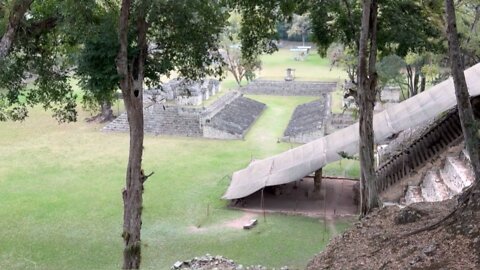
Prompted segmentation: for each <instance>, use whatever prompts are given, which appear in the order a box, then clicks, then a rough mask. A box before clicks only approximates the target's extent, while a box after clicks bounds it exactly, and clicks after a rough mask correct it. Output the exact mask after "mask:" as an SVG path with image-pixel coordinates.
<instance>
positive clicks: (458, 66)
mask: <svg viewBox="0 0 480 270" xmlns="http://www.w3.org/2000/svg"><path fill="white" fill-rule="evenodd" d="M445 11H446V17H447V36H448V47H449V55H450V65H451V69H452V70H451V72H452V77H453V83H454V85H455V95H456V98H457V106H458V114H459V117H460V123H461V126H462V131H463V136H464V139H465V146H466V148H467V152H468V153H469V155H470V159H471V163H472V167H473V171H474V173H475V183H474V189H476V190H479V191H480V185H479V181H480V180H479V179H480V155H479V146H480V143H479V138H478V137H477V131H478V125H477V123H476V121H475V118H474V114H473V110H472V105H471V103H470V95H469V93H468V88H467V83H466V81H465V74H464V69H465V68H464V64H463V63H462V61H461V60H462V58H461V54H460V44H459V41H458V34H457V26H456V17H455V6H454V3H453V0H445Z"/></svg>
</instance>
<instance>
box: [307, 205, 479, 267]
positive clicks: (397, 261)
mask: <svg viewBox="0 0 480 270" xmlns="http://www.w3.org/2000/svg"><path fill="white" fill-rule="evenodd" d="M454 205H455V202H454V201H453V200H448V201H444V202H440V203H418V204H412V205H410V206H408V207H406V208H404V209H399V208H398V207H396V206H390V207H386V208H383V209H380V210H377V211H375V212H374V213H373V214H371V215H369V216H367V217H366V218H364V219H363V220H362V221H361V222H357V223H356V224H355V226H353V228H352V229H350V230H347V231H346V232H345V233H343V234H342V235H341V236H338V237H336V238H334V239H333V240H332V241H331V242H330V244H329V245H328V246H327V248H326V249H325V251H324V252H322V253H320V254H319V255H317V256H316V257H315V258H314V259H313V260H312V261H310V262H309V264H308V267H307V269H308V270H313V269H480V261H479V256H480V233H479V232H480V229H479V224H480V211H479V209H480V208H479V203H478V201H477V202H474V203H473V204H472V205H473V206H469V208H467V210H466V211H463V212H461V214H460V215H459V216H457V218H456V219H451V220H449V221H450V222H447V223H445V224H444V225H442V226H441V227H439V228H437V229H434V230H430V231H425V232H420V233H416V234H413V235H411V236H405V235H406V234H407V233H408V232H413V231H415V230H417V229H420V228H424V227H425V226H427V225H430V224H433V223H434V222H435V221H437V220H440V219H441V218H443V217H445V216H446V215H447V214H448V213H449V212H450V211H451V210H452V209H453V207H454Z"/></svg>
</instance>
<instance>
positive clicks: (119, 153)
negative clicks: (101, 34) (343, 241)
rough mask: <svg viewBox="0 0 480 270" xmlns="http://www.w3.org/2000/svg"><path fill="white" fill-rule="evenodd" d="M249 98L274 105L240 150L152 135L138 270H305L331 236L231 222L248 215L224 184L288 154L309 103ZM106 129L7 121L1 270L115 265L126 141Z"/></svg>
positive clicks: (280, 221)
mask: <svg viewBox="0 0 480 270" xmlns="http://www.w3.org/2000/svg"><path fill="white" fill-rule="evenodd" d="M297 72H298V71H297ZM251 97H252V98H254V99H256V100H259V101H261V102H264V103H266V104H267V106H268V107H267V109H266V110H265V112H264V113H263V114H262V116H261V117H260V118H259V119H258V120H257V122H256V123H255V125H254V126H253V128H252V129H251V130H250V132H249V134H248V136H247V137H246V139H245V140H243V141H220V140H207V139H189V138H174V137H153V136H147V137H146V139H145V154H144V165H143V166H144V168H145V170H146V171H147V172H150V171H154V172H155V174H154V175H153V176H152V177H151V178H149V180H148V182H147V183H146V187H145V194H144V216H143V217H144V218H143V229H142V239H143V250H142V252H143V261H142V268H143V269H169V267H170V266H171V265H172V264H173V263H174V262H175V261H177V260H182V259H189V258H192V257H195V256H201V255H204V254H206V253H210V254H212V255H216V254H221V255H223V256H227V257H229V258H231V259H234V260H236V261H237V262H239V263H242V264H244V265H249V264H263V265H268V266H269V267H279V266H283V265H289V266H292V267H294V268H303V267H304V266H305V265H306V263H307V262H308V260H309V259H311V258H312V257H313V255H314V254H316V253H318V252H319V251H320V250H322V248H323V247H324V246H325V245H326V243H327V242H328V240H329V239H330V237H331V233H332V232H331V231H329V230H328V229H327V230H326V231H325V230H324V227H325V226H324V225H323V221H322V220H317V219H311V218H305V217H296V216H284V215H267V220H266V222H265V221H264V220H263V218H262V219H260V220H259V225H258V226H257V227H256V228H255V229H254V230H251V231H244V230H238V229H231V228H228V227H226V226H225V225H224V223H225V222H226V221H229V220H232V219H235V218H239V217H241V216H242V215H243V213H241V212H239V211H234V210H230V209H228V208H227V207H226V205H227V202H225V201H223V200H221V199H220V197H221V195H222V194H223V192H224V191H225V190H226V188H227V186H228V179H227V178H225V177H224V176H226V175H231V173H232V172H233V171H235V170H238V169H241V168H243V167H245V166H246V165H247V164H248V163H249V161H250V159H251V158H252V157H253V158H264V157H267V156H269V155H272V154H276V153H279V152H282V151H285V150H287V149H288V148H290V147H292V146H291V145H289V144H285V143H277V138H278V137H280V136H281V135H282V133H283V130H284V129H285V127H286V125H287V123H288V120H289V118H290V115H291V113H292V112H293V110H294V108H295V107H296V106H297V105H299V104H302V103H305V102H308V101H311V100H313V99H314V98H313V97H272V96H251ZM86 116H87V114H86V113H85V112H81V114H80V119H84V118H85V117H86ZM100 128H101V125H98V124H87V123H85V122H84V121H79V122H77V123H72V124H62V125H59V124H57V123H56V122H55V120H54V119H52V118H51V116H50V113H48V112H43V111H42V110H41V109H40V108H35V109H33V110H32V111H31V113H30V117H29V118H28V119H27V120H26V121H25V122H22V123H0V164H1V166H0V192H1V195H0V205H1V206H2V207H1V208H0V228H2V231H1V234H0V269H119V268H120V266H121V259H122V247H123V243H122V239H121V236H120V235H121V231H122V220H123V219H122V211H123V210H122V200H121V190H122V188H123V186H124V181H125V180H124V176H125V168H126V163H127V155H128V134H121V133H118V134H113V133H102V132H100V131H99V130H100ZM324 172H325V174H335V175H346V176H353V177H354V176H357V175H358V165H356V163H355V162H351V161H342V162H339V163H336V164H331V165H329V166H328V167H327V168H325V170H324ZM207 213H208V215H207ZM348 224H349V222H348V221H339V222H338V223H337V224H336V225H335V226H336V227H337V230H338V231H343V230H344V229H345V228H347V227H348Z"/></svg>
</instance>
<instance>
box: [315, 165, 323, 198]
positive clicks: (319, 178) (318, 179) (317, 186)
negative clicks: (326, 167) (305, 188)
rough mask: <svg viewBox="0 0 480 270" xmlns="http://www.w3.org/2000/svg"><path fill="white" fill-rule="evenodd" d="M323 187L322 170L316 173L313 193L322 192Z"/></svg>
mask: <svg viewBox="0 0 480 270" xmlns="http://www.w3.org/2000/svg"><path fill="white" fill-rule="evenodd" d="M321 187H322V168H320V169H318V170H316V171H315V176H314V177H313V192H317V193H318V192H320V189H321Z"/></svg>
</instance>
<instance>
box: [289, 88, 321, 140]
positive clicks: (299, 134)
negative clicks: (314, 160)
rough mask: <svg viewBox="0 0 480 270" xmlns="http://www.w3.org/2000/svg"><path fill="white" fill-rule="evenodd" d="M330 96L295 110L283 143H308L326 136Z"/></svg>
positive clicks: (302, 105)
mask: <svg viewBox="0 0 480 270" xmlns="http://www.w3.org/2000/svg"><path fill="white" fill-rule="evenodd" d="M328 98H329V96H328V95H327V94H323V95H322V98H321V99H317V100H314V101H312V102H308V103H305V104H301V105H299V106H297V108H295V111H294V112H293V114H292V118H291V119H290V122H289V123H288V126H287V128H286V130H285V132H284V134H283V136H284V137H283V138H282V140H283V141H287V142H295V143H307V142H310V141H313V140H315V139H318V138H320V137H322V136H323V135H324V134H325V124H326V121H327V119H328V116H329V111H330V106H328V104H327V103H328V102H327V100H328Z"/></svg>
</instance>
